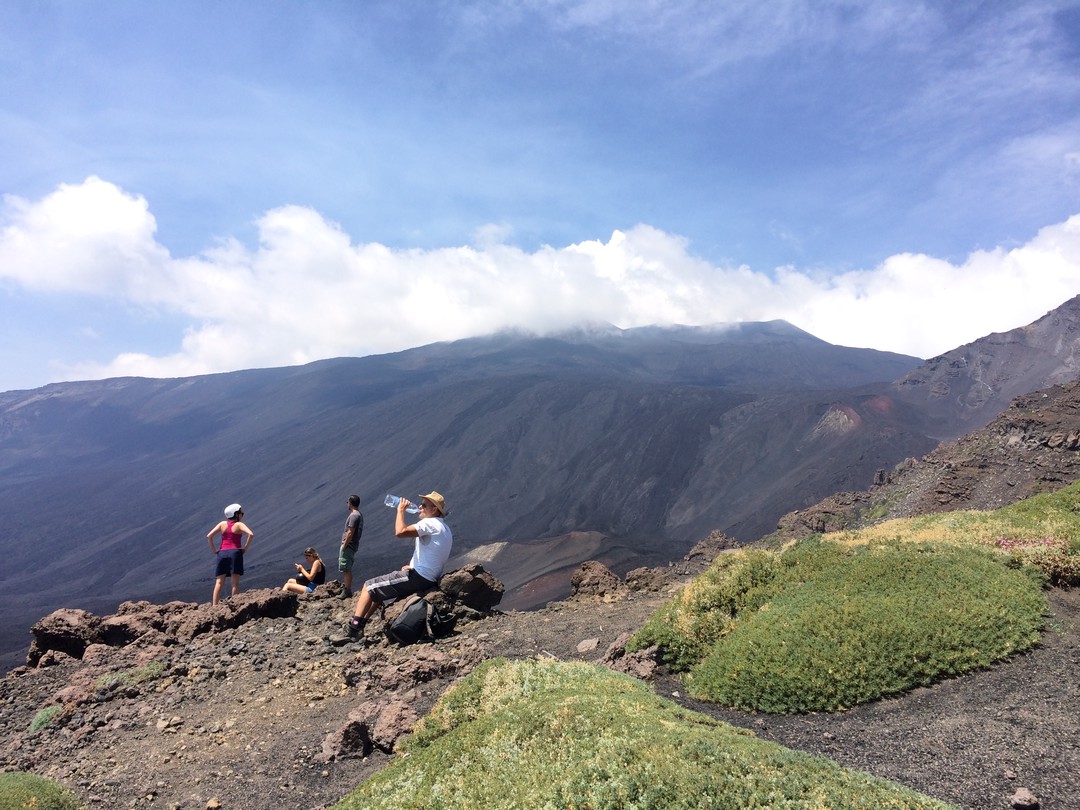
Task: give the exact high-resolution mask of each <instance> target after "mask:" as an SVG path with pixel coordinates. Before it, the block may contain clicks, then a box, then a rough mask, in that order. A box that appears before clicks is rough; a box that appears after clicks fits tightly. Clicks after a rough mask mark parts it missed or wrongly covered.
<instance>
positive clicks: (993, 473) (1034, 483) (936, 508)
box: [770, 381, 1080, 540]
mask: <svg viewBox="0 0 1080 810" xmlns="http://www.w3.org/2000/svg"><path fill="white" fill-rule="evenodd" d="M1077 480H1080V382H1077V381H1073V382H1069V383H1066V384H1064V385H1055V386H1051V387H1050V388H1047V389H1044V390H1042V391H1035V392H1034V393H1030V394H1025V395H1024V396H1020V397H1017V398H1016V399H1015V400H1014V401H1013V402H1012V404H1011V405H1010V406H1009V408H1008V409H1007V410H1006V411H1005V412H1004V413H1002V414H1001V415H1000V416H998V417H997V418H996V419H994V420H993V421H992V422H991V423H990V424H989V425H987V426H986V427H985V428H983V429H981V430H976V431H973V432H972V433H969V434H967V435H965V436H962V437H961V438H959V439H957V440H956V441H951V442H943V443H942V444H941V445H939V446H938V447H937V448H936V449H935V450H934V451H933V452H931V453H929V454H927V455H925V456H923V457H922V458H921V459H918V460H916V459H914V458H912V459H908V460H907V461H905V462H903V463H901V464H900V465H898V466H897V467H896V468H895V469H894V470H892V472H891V473H889V474H888V475H883V476H882V478H881V480H880V482H879V483H878V484H877V485H875V486H873V487H872V488H871V489H869V490H866V491H862V492H842V493H838V494H836V495H833V496H830V497H829V498H826V499H825V500H823V501H821V502H820V503H818V504H815V505H814V506H811V507H810V508H808V509H804V510H800V511H798V512H793V513H790V514H787V515H785V516H784V517H783V518H782V519H781V520H780V524H779V529H778V531H777V533H776V534H775V535H774V536H773V537H772V538H770V540H779V539H785V538H794V537H802V536H806V535H808V534H810V533H813V532H824V531H835V530H840V529H849V528H856V527H859V526H863V525H866V524H868V523H871V522H879V521H882V520H888V519H890V518H898V517H912V516H914V515H922V514H931V513H935V512H948V511H954V510H958V509H996V508H998V507H1001V506H1004V505H1006V504H1010V503H1014V502H1016V501H1019V500H1023V499H1025V498H1029V497H1031V496H1032V495H1036V494H1038V493H1040V492H1052V491H1054V490H1057V489H1060V488H1062V487H1064V486H1067V485H1068V484H1071V483H1073V482H1074V481H1077Z"/></svg>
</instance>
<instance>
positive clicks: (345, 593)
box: [338, 588, 352, 599]
mask: <svg viewBox="0 0 1080 810" xmlns="http://www.w3.org/2000/svg"><path fill="white" fill-rule="evenodd" d="M338 599H352V588H344V589H342V591H341V593H339V594H338Z"/></svg>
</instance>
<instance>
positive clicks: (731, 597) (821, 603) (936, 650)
mask: <svg viewBox="0 0 1080 810" xmlns="http://www.w3.org/2000/svg"><path fill="white" fill-rule="evenodd" d="M762 554H764V555H771V556H772V557H773V560H772V562H771V563H768V564H766V562H765V561H763V560H762V559H760V558H759V557H760V555H762ZM743 565H746V566H748V567H750V568H752V569H753V570H754V571H758V572H760V571H762V570H766V569H767V570H768V571H769V572H770V576H769V578H768V581H767V584H765V583H763V582H762V581H760V579H759V578H756V577H754V576H739V575H738V574H737V572H736V570H735V569H738V568H739V567H741V566H743ZM714 568H715V570H713V569H710V570H709V572H707V574H706V575H704V576H702V577H700V578H698V580H695V582H694V583H691V585H690V586H688V587H687V589H686V590H685V592H684V593H683V594H680V595H679V596H678V597H676V598H675V599H674V600H673V601H672V603H669V604H668V605H665V606H664V607H663V608H661V610H660V611H658V613H657V614H656V615H655V616H654V617H653V618H652V619H650V621H649V622H648V623H647V624H646V625H645V627H643V628H642V630H641V631H639V632H638V633H637V634H636V635H635V636H634V638H633V639H632V640H631V643H630V644H629V645H628V646H629V649H631V650H633V649H640V648H643V647H646V646H649V645H651V644H659V645H661V647H662V648H663V650H664V655H665V660H666V661H667V662H668V663H669V665H671V666H672V667H673V668H674V669H676V670H677V671H683V672H687V677H686V681H687V687H688V689H689V690H690V692H691V694H693V695H694V696H695V697H697V698H699V699H703V700H709V701H714V702H718V703H722V704H724V705H727V706H732V707H735V708H740V709H748V710H755V711H765V712H773V713H793V712H808V711H837V710H842V709H845V708H849V707H851V706H854V705H857V704H859V703H865V702H867V701H871V700H875V699H878V698H880V697H883V696H885V695H890V694H895V693H898V692H903V691H905V690H907V689H911V688H912V687H915V686H918V685H922V684H927V683H931V682H933V681H936V680H940V679H942V678H945V677H949V676H952V675H958V674H960V673H963V672H969V671H971V670H973V669H977V668H981V667H985V666H987V665H988V664H990V663H991V662H993V661H995V660H998V659H1000V658H1003V657H1005V656H1006V655H1009V654H1010V653H1013V652H1016V651H1018V650H1023V649H1027V648H1028V647H1030V646H1032V645H1033V644H1034V643H1035V642H1036V641H1037V640H1038V636H1039V631H1040V629H1041V627H1042V626H1043V623H1044V616H1045V612H1046V600H1045V597H1044V595H1043V593H1042V589H1041V581H1042V580H1041V577H1040V576H1039V574H1038V573H1037V572H1035V571H1034V570H1033V569H1031V568H1028V567H1024V568H1021V569H1012V568H1010V567H1008V566H1007V565H1005V564H1004V560H1003V559H1002V558H1001V557H1000V555H996V554H994V553H993V552H990V551H988V550H984V549H979V548H974V547H972V548H959V547H956V546H949V545H942V544H937V545H934V544H927V543H920V544H904V543H897V542H894V543H879V544H876V545H873V546H855V545H850V546H842V545H840V544H837V543H832V542H829V541H825V540H822V539H821V538H811V539H809V540H804V541H800V542H798V543H795V544H793V545H791V546H789V547H788V548H787V549H785V550H784V551H783V552H780V553H774V552H760V551H755V552H752V553H750V554H744V555H740V554H734V555H726V557H725V558H723V560H722V561H718V564H716V565H715V566H714ZM741 587H746V594H745V596H744V595H741V594H740V593H739V592H738V589H739V588H741ZM710 591H715V593H713V594H712V596H710ZM766 595H767V596H768V597H769V598H768V599H767V600H763V597H765V596H766ZM714 604H723V605H726V606H733V607H732V609H731V610H730V612H729V613H726V614H724V615H722V616H719V617H718V616H715V615H713V614H712V613H711V612H710V610H709V609H707V608H706V609H703V608H702V606H709V605H714ZM710 623H711V624H712V627H711V628H710V627H708V626H706V625H708V624H710Z"/></svg>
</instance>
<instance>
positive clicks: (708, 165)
mask: <svg viewBox="0 0 1080 810" xmlns="http://www.w3.org/2000/svg"><path fill="white" fill-rule="evenodd" d="M0 154H2V155H3V156H4V157H3V159H2V160H0V194H2V195H3V197H2V199H0V338H2V345H0V390H9V389H16V388H30V387H35V386H38V385H42V384H45V383H47V382H51V381H57V380H64V379H83V378H95V377H103V376H117V375H124V374H138V375H145V376H184V375H188V374H198V373H205V372H213V371H224V370H231V369H236V368H248V367H258V366H274V365H287V364H293V363H302V362H307V361H310V360H314V359H318V358H321V357H329V356H340V355H364V354H370V353H373V352H383V351H393V350H398V349H401V348H406V347H409V346H414V345H420V344H423V343H427V342H431V341H433V340H446V339H456V338H459V337H466V336H469V335H473V334H482V333H486V332H491V331H494V330H496V329H500V328H504V327H507V326H518V327H523V328H527V329H533V330H536V331H545V330H551V329H560V328H565V327H567V326H572V325H574V324H575V323H577V322H581V321H609V322H613V323H616V324H617V325H619V326H624V327H631V326H638V325H643V324H647V323H717V322H731V321H751V320H768V319H772V318H785V319H787V320H789V321H791V322H792V323H795V324H796V325H797V326H800V327H801V328H803V329H806V330H807V331H810V332H812V333H813V334H816V335H818V336H819V337H822V338H824V339H826V340H830V341H832V342H835V343H841V344H844V345H853V346H869V347H874V348H881V349H888V350H892V351H901V352H906V353H909V354H914V355H917V356H921V357H930V356H933V355H934V354H937V353H940V352H943V351H947V350H949V349H951V348H955V347H956V346H958V345H961V344H963V343H966V342H968V341H971V340H974V339H977V338H979V337H981V336H983V335H985V334H988V333H989V332H993V331H1002V330H1006V329H1010V328H1013V327H1016V326H1021V325H1023V324H1026V323H1028V322H1030V321H1032V320H1034V319H1036V318H1038V317H1040V316H1041V315H1043V314H1044V313H1045V312H1047V311H1048V310H1050V309H1052V308H1054V307H1056V306H1058V305H1059V304H1061V303H1062V302H1063V301H1065V300H1066V299H1068V298H1070V297H1072V296H1073V295H1075V294H1077V293H1080V216H1078V215H1080V2H1078V1H1069V2H1066V1H1065V0H1047V2H1027V3H972V2H963V1H962V0H961V1H960V2H957V1H956V0H952V1H951V2H928V3H918V2H912V1H911V0H904V1H903V2H891V0H881V2H874V1H873V0H870V1H869V2H846V1H839V2H836V1H831V0H777V2H772V3H760V2H743V1H742V0H735V1H733V2H723V1H722V0H708V1H707V2H697V1H696V0H663V1H662V2H661V1H660V0H656V1H655V2H654V1H653V0H640V1H639V2H634V0H621V1H620V2H615V0H506V1H505V2H498V1H496V0H493V1H492V2H468V0H460V1H458V2H439V0H425V1H424V2H420V1H419V0H416V1H410V0H397V1H393V0H387V1H386V2H384V1H383V0H365V1H364V2H353V1H349V2H346V1H345V0H341V1H340V2H308V3H303V4H301V3H295V2H279V1H278V0H258V1H256V0H227V1H225V2H222V1H221V0H216V1H215V2H184V3H154V2H145V0H136V1H131V0H116V1H115V2H79V1H78V0H63V1H60V0H8V2H5V3H4V4H2V5H0Z"/></svg>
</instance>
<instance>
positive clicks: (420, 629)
mask: <svg viewBox="0 0 1080 810" xmlns="http://www.w3.org/2000/svg"><path fill="white" fill-rule="evenodd" d="M402 605H403V607H402V609H401V612H400V613H398V615H397V616H396V617H394V620H393V621H391V622H390V624H388V625H387V626H386V635H387V636H389V637H390V640H391V641H396V642H397V643H398V644H401V645H405V644H415V643H416V642H418V641H431V640H432V639H436V638H440V637H441V636H445V635H446V634H448V633H449V632H450V631H452V630H453V629H454V625H455V624H456V623H457V619H456V618H455V617H454V616H453V614H447V613H442V612H440V611H438V610H436V609H435V606H434V605H433V604H431V602H429V601H428V600H427V599H425V598H424V597H422V596H417V595H416V594H415V593H414V594H412V595H410V596H407V597H405V601H404V602H403V603H402Z"/></svg>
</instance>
